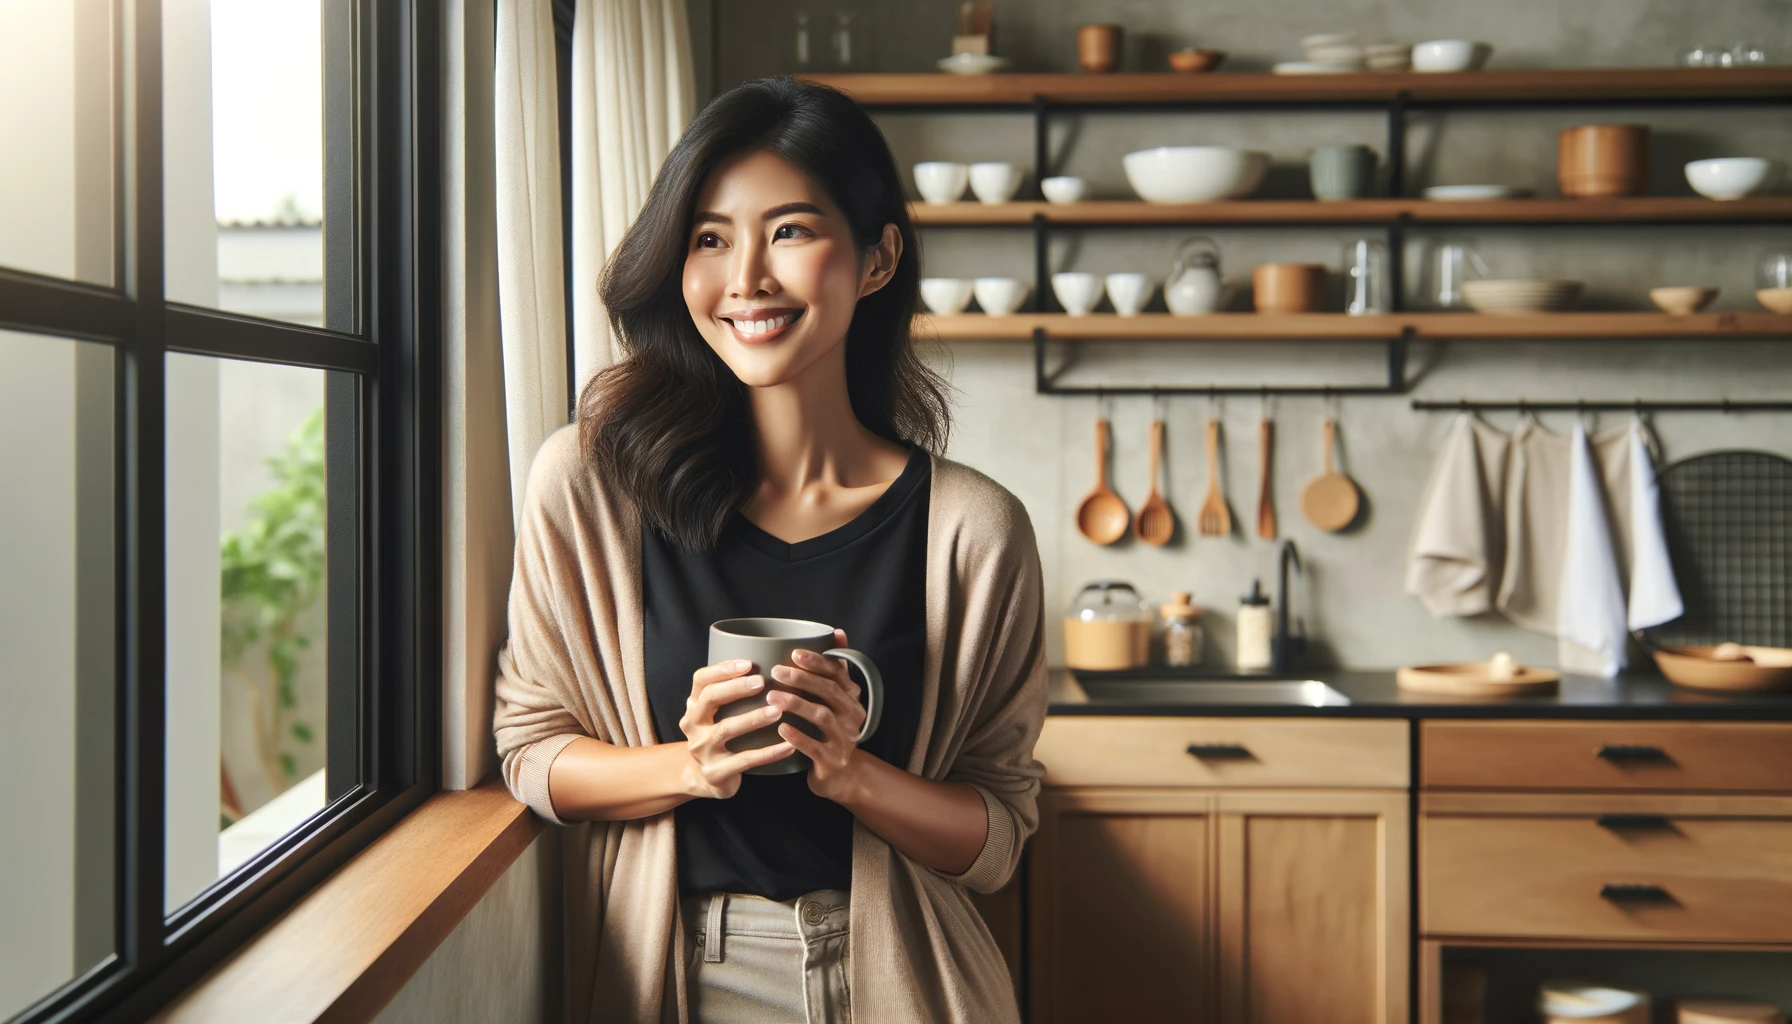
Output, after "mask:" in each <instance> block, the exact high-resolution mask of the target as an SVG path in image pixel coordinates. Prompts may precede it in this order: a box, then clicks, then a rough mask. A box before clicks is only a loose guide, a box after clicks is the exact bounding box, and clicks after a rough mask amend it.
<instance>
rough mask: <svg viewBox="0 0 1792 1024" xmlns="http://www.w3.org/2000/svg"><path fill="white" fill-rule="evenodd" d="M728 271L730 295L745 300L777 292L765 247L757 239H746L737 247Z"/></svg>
mask: <svg viewBox="0 0 1792 1024" xmlns="http://www.w3.org/2000/svg"><path fill="white" fill-rule="evenodd" d="M728 269H729V271H730V273H729V280H728V294H729V295H733V296H738V297H741V298H745V297H747V296H749V295H759V294H761V293H766V294H769V293H771V292H774V291H777V288H776V286H775V285H773V283H772V281H771V274H770V272H769V268H768V267H767V266H766V263H765V247H764V246H762V245H760V244H759V242H758V241H757V240H756V239H751V238H744V239H742V240H741V241H740V242H739V243H737V244H736V245H735V247H734V259H733V261H732V263H731V265H730V266H729V268H728Z"/></svg>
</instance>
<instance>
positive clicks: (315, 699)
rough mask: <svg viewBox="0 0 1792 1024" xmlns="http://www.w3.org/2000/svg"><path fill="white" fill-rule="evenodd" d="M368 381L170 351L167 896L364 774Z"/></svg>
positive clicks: (216, 870) (217, 872) (216, 873)
mask: <svg viewBox="0 0 1792 1024" xmlns="http://www.w3.org/2000/svg"><path fill="white" fill-rule="evenodd" d="M354 387H355V381H354V379H353V377H352V376H350V375H347V374H332V373H326V372H325V371H322V370H314V369H308V368H304V367H294V366H275V365H269V364H263V363H251V362H243V361H239V360H231V359H218V358H214V357H211V356H197V355H185V354H174V355H170V356H169V357H168V463H167V474H168V476H167V481H168V495H167V502H168V525H167V531H168V601H167V609H168V766H167V772H168V780H167V781H168V784H167V798H168V833H167V835H168V862H167V884H166V889H165V895H166V898H165V903H166V906H167V909H168V910H169V911H170V912H172V911H173V910H175V909H177V908H179V907H180V906H181V905H182V904H184V903H186V902H187V901H188V900H190V899H192V898H193V897H194V896H196V895H198V894H199V893H200V892H202V891H203V890H204V889H205V888H206V887H207V886H209V885H210V884H211V883H212V882H214V881H216V880H218V879H220V878H222V877H224V876H225V875H227V874H229V873H230V872H231V871H232V870H234V869H235V868H236V867H237V866H239V865H241V864H242V863H244V862H245V861H247V860H249V859H250V858H252V857H254V856H255V855H256V854H258V853H260V852H261V851H262V850H264V849H266V848H267V847H268V845H269V844H271V843H273V842H275V841H277V840H278V839H280V838H281V837H282V836H284V835H285V834H286V833H288V832H290V831H291V830H292V829H293V828H295V827H296V826H298V825H299V824H300V823H301V822H303V821H304V820H305V819H306V818H308V817H310V816H311V815H312V814H314V813H315V812H317V811H318V810H319V809H321V808H322V807H323V806H324V804H325V803H326V802H327V800H328V799H329V798H331V797H332V796H335V795H338V794H340V793H342V792H345V791H346V790H347V789H348V788H349V787H350V786H352V785H353V784H354V782H355V781H356V780H355V769H354V765H355V760H354V752H355V749H356V748H355V744H356V731H357V730H356V728H355V721H354V718H353V717H352V716H353V714H354V703H355V702H354V696H353V695H354V684H355V665H356V651H355V647H356V638H355V631H354V622H355V620H356V614H357V611H356V607H355V598H354V585H353V579H354V576H355V548H356V543H355V537H354V523H355V521H356V516H355V507H356V495H355V488H354V485H353V481H354V463H355V450H356V445H355V431H356V425H355V411H354V408H355V403H354V397H353V396H354ZM345 396H346V397H347V401H346V402H344V401H343V398H344V397H345ZM345 460H346V464H345ZM345 468H346V470H347V472H346V473H344V472H343V470H344V469H345ZM345 527H346V530H347V533H346V534H344V533H343V530H344V529H345ZM344 579H347V580H348V581H349V585H348V588H347V591H346V593H345V592H343V591H342V590H341V589H340V583H341V581H342V580H344ZM333 583H335V584H338V586H337V587H336V588H334V589H333V587H332V584H333ZM344 655H346V656H347V657H346V660H345V659H344V657H343V656H344ZM344 688H346V690H345V689H344ZM339 694H342V695H343V700H342V701H341V702H338V701H337V697H338V695H339ZM332 712H334V713H335V714H336V715H340V714H343V713H346V714H348V715H349V716H350V717H349V718H348V719H347V720H346V725H347V728H342V727H341V726H340V725H339V724H338V723H342V722H343V719H341V718H338V717H334V716H333V714H332ZM345 758H346V760H345ZM344 765H346V769H344V768H343V766H344ZM326 769H330V771H329V772H328V773H326Z"/></svg>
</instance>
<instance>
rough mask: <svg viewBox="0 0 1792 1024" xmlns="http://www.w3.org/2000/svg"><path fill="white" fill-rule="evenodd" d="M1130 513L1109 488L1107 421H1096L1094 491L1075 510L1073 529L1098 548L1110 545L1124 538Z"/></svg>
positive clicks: (1124, 503)
mask: <svg viewBox="0 0 1792 1024" xmlns="http://www.w3.org/2000/svg"><path fill="white" fill-rule="evenodd" d="M1131 521H1132V513H1131V512H1129V511H1127V508H1126V502H1124V501H1121V500H1120V496H1119V495H1118V494H1115V493H1114V491H1113V489H1112V488H1110V487H1109V486H1108V421H1107V420H1106V419H1097V420H1096V421H1095V487H1094V488H1093V489H1091V490H1090V491H1089V493H1088V495H1087V496H1085V497H1084V498H1083V500H1082V503H1081V504H1079V505H1078V506H1077V507H1076V528H1077V530H1078V531H1079V532H1081V533H1082V535H1083V536H1085V537H1087V538H1089V539H1090V540H1092V541H1094V542H1095V543H1097V544H1112V543H1114V542H1115V541H1117V540H1119V539H1120V538H1121V537H1124V536H1126V527H1127V524H1128V523H1130V522H1131Z"/></svg>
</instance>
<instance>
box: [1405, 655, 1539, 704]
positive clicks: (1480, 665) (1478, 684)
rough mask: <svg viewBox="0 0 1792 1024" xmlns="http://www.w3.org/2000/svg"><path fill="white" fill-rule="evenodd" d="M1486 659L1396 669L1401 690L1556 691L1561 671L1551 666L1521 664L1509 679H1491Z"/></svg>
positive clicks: (1458, 693)
mask: <svg viewBox="0 0 1792 1024" xmlns="http://www.w3.org/2000/svg"><path fill="white" fill-rule="evenodd" d="M1487 671H1488V669H1487V663H1486V662H1484V661H1470V662H1463V663H1461V664H1456V665H1408V666H1406V667H1405V668H1402V669H1400V670H1398V671H1396V672H1395V673H1394V682H1395V683H1396V684H1398V685H1399V687H1400V689H1402V690H1410V691H1413V692H1415V693H1438V694H1444V695H1446V696H1452V697H1525V696H1531V695H1533V694H1539V693H1553V692H1555V688H1556V684H1557V683H1559V682H1561V681H1562V674H1561V673H1560V672H1556V671H1554V670H1552V669H1546V668H1532V667H1531V666H1529V665H1520V666H1518V669H1517V671H1516V672H1514V673H1513V675H1512V678H1510V679H1499V680H1496V679H1492V678H1490V677H1489V676H1488V674H1487Z"/></svg>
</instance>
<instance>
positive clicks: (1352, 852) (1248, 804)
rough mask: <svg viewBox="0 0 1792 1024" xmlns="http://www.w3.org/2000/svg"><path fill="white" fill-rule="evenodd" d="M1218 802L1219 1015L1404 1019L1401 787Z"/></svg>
mask: <svg viewBox="0 0 1792 1024" xmlns="http://www.w3.org/2000/svg"><path fill="white" fill-rule="evenodd" d="M1215 799H1216V811H1217V815H1216V825H1217V833H1218V841H1217V845H1216V851H1217V861H1218V864H1217V868H1218V872H1217V873H1218V892H1219V907H1218V910H1219V914H1218V917H1219V929H1218V937H1219V954H1220V955H1219V960H1220V967H1219V991H1220V1003H1221V1011H1220V1016H1219V1019H1220V1020H1221V1021H1223V1022H1225V1024H1308V1022H1312V1021H1321V1020H1323V1021H1328V1022H1335V1024H1399V1022H1403V1021H1405V1020H1406V1014H1407V1005H1406V1004H1407V988H1406V986H1407V981H1406V979H1407V942H1408V931H1409V918H1408V913H1407V908H1408V888H1407V885H1408V882H1407V879H1408V868H1407V861H1408V845H1407V827H1408V826H1407V815H1408V806H1407V796H1406V794H1405V793H1402V792H1387V791H1366V792H1348V791H1346V792H1287V793H1281V792H1262V793H1237V792H1225V793H1220V794H1217V795H1216V798H1215Z"/></svg>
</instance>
